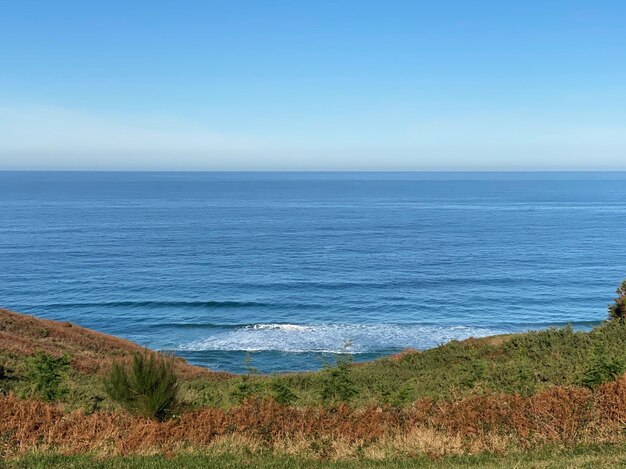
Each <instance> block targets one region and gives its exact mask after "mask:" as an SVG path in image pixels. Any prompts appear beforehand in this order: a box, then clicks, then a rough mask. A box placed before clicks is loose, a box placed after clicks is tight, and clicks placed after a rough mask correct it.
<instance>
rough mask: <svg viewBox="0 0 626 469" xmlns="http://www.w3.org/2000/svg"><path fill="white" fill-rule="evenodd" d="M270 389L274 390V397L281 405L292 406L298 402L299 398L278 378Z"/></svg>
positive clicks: (273, 381)
mask: <svg viewBox="0 0 626 469" xmlns="http://www.w3.org/2000/svg"><path fill="white" fill-rule="evenodd" d="M270 388H271V390H272V397H273V398H274V399H275V400H276V402H278V403H279V404H292V403H293V402H295V401H296V400H298V396H296V395H295V394H294V392H293V391H292V390H291V388H290V387H289V386H288V385H287V383H285V382H284V381H281V380H280V379H278V378H275V379H273V380H272V381H270Z"/></svg>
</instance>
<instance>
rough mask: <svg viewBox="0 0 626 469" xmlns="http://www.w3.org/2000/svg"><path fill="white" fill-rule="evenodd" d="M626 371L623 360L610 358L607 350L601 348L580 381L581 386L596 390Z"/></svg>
mask: <svg viewBox="0 0 626 469" xmlns="http://www.w3.org/2000/svg"><path fill="white" fill-rule="evenodd" d="M624 371H626V364H625V363H624V361H623V360H621V359H619V358H615V357H611V356H608V354H607V353H606V350H604V349H603V348H599V349H598V350H596V351H595V353H594V355H593V358H592V360H591V363H590V365H589V367H588V368H587V369H586V370H585V373H584V375H583V377H582V379H581V380H580V384H581V385H583V386H586V387H588V388H590V389H594V388H595V387H597V386H598V385H600V384H602V383H606V382H608V381H613V380H614V379H615V378H617V377H618V376H620V375H621V374H622V373H624Z"/></svg>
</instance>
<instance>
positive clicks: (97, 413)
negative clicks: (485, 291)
mask: <svg viewBox="0 0 626 469" xmlns="http://www.w3.org/2000/svg"><path fill="white" fill-rule="evenodd" d="M618 300H619V298H618ZM616 303H617V301H616ZM617 312H618V313H619V312H620V310H617ZM612 317H613V320H610V321H607V322H605V323H603V324H601V325H599V326H597V327H596V328H594V329H593V330H592V331H590V332H581V331H574V330H572V329H571V328H569V327H566V328H560V329H548V330H544V331H536V332H528V333H524V334H514V335H509V336H499V337H492V338H485V339H469V340H466V341H462V342H458V341H453V342H450V343H448V344H445V345H441V346H439V347H437V348H434V349H431V350H426V351H422V352H418V351H412V350H408V351H406V352H404V353H401V354H399V355H396V356H392V357H387V358H383V359H379V360H376V361H373V362H370V363H366V364H359V365H354V364H351V362H350V360H349V357H348V356H343V357H340V358H338V362H337V363H336V364H335V365H332V366H328V367H326V369H324V370H321V371H319V372H314V373H291V374H281V375H275V376H267V375H257V374H256V373H255V372H254V368H253V361H254V357H253V356H252V357H251V362H250V363H248V365H249V372H248V373H247V374H245V375H229V374H225V373H212V372H209V371H207V370H204V369H202V368H198V367H193V366H190V365H188V364H186V363H185V362H184V361H183V360H181V359H173V361H172V362H171V363H172V364H173V365H172V366H173V368H172V370H173V372H174V373H175V375H176V376H177V377H178V382H177V383H175V386H173V387H172V389H174V390H175V391H176V392H177V397H176V400H175V403H176V406H175V407H171V408H170V409H169V410H168V413H167V416H166V414H163V413H162V414H161V417H160V419H158V420H157V419H151V418H148V417H146V415H149V414H146V413H145V412H144V413H143V414H141V415H140V414H137V413H130V412H133V411H134V409H133V408H130V407H123V403H124V402H125V401H124V399H115V400H114V399H113V398H112V397H111V396H113V397H115V392H113V393H112V392H111V390H110V385H109V389H108V391H107V385H105V384H106V383H107V380H109V381H110V376H111V373H112V370H116V369H117V371H116V373H118V375H120V373H122V374H123V369H124V367H128V366H130V365H129V364H130V363H131V357H133V356H134V357H135V363H136V358H137V356H138V355H137V354H141V353H142V350H143V349H141V348H140V347H139V346H137V345H135V344H132V343H130V342H128V341H124V340H120V339H117V338H114V337H110V336H106V335H104V334H99V333H96V332H92V331H89V330H87V329H84V328H81V327H78V326H75V325H70V324H67V323H56V322H53V321H45V320H40V319H36V318H33V317H30V316H25V315H20V314H17V313H13V312H9V311H6V310H0V456H4V457H8V458H9V461H13V462H12V463H11V464H21V462H20V461H30V463H29V464H31V465H29V466H28V467H31V466H32V467H35V466H36V465H37V464H41V467H54V464H56V463H55V462H54V461H57V460H58V461H64V462H65V463H66V465H68V467H87V466H88V465H89V461H91V460H90V459H89V458H93V457H95V458H96V459H98V460H101V458H102V457H106V458H107V459H106V461H107V462H102V464H103V466H102V467H118V466H116V464H122V463H121V462H120V461H121V460H119V459H115V458H113V459H111V458H112V457H113V456H115V457H117V458H119V457H123V458H128V457H132V458H134V459H132V458H131V459H128V460H126V459H124V460H125V461H127V462H128V465H129V466H130V465H131V462H132V467H148V466H147V465H149V466H150V467H161V466H160V464H162V460H160V459H159V458H158V457H156V456H151V457H145V458H143V459H142V458H140V457H139V456H142V455H143V456H148V455H161V456H167V457H174V456H176V457H177V458H183V459H184V458H188V459H187V460H186V461H187V462H186V463H185V464H186V465H189V467H201V465H202V464H203V462H202V461H204V462H205V463H207V464H208V462H207V461H209V460H211V461H213V460H214V461H221V462H220V463H219V465H220V466H223V467H240V466H239V465H238V464H239V463H241V462H242V461H246V460H248V461H252V462H251V464H253V465H254V466H259V467H322V466H316V464H317V463H316V461H334V462H333V464H334V465H326V466H323V467H335V465H336V467H363V465H365V464H367V465H372V467H430V464H431V463H432V462H433V461H438V463H440V464H444V463H445V465H447V466H449V467H467V466H468V465H474V464H476V465H481V466H489V465H491V466H492V467H507V466H506V464H505V463H506V462H507V461H509V462H510V461H513V460H514V458H515V457H517V456H520V455H522V456H520V457H521V459H520V460H518V461H516V463H517V462H519V464H518V466H517V467H527V466H526V465H525V463H524V464H522V462H523V460H528V461H535V463H536V464H535V465H534V466H532V467H544V466H542V464H544V463H545V464H548V465H547V466H545V467H571V465H568V464H573V462H572V461H575V460H576V461H579V462H580V464H581V465H582V464H590V467H593V466H594V465H595V463H594V461H595V462H597V461H598V460H599V458H600V459H602V458H603V459H602V460H603V464H604V465H605V466H606V465H609V464H615V465H619V464H621V462H623V461H624V454H625V452H624V451H622V449H623V448H624V445H626V377H625V376H624V372H625V371H626V323H625V322H624V321H623V318H621V317H619V315H615V316H612ZM143 353H144V354H145V353H147V352H145V351H144V352H143ZM145 356H149V355H145ZM146 363H148V362H146ZM142 366H143V365H142ZM116 367H117V368H116ZM120 367H121V368H120ZM125 379H126V380H127V381H128V379H130V378H129V377H127V378H125ZM148 383H149V381H148ZM172 384H174V383H172ZM125 385H126V386H127V387H128V388H129V389H130V387H129V385H128V384H125ZM144 387H145V386H144ZM148 388H149V386H148ZM148 388H146V389H148ZM147 392H150V391H149V389H148V391H147ZM122 397H123V396H122ZM120 403H122V405H120ZM172 405H173V404H172ZM125 409H128V410H125ZM159 420H162V421H159ZM546 448H551V449H549V451H550V452H558V453H559V454H561V455H562V456H559V457H558V458H554V459H550V458H547V456H546V455H547V454H548V453H546V451H548V450H547V449H546ZM33 452H38V455H35V454H34V453H33ZM42 452H43V453H42ZM40 453H42V454H40ZM54 454H58V456H54ZM72 455H74V456H72ZM133 455H134V456H133ZM489 455H492V456H489ZM495 455H497V456H495ZM516 455H517V456H516ZM16 458H17V459H16ZM20 458H22V459H20ZM23 458H26V459H23ZM29 458H30V459H29ZM38 458H39V459H38ZM46 458H47V459H46ZM54 458H60V459H54ZM64 458H65V459H64ZM202 458H205V460H203V459H202ZM206 458H208V459H206ZM211 458H213V459H211ZM232 458H234V459H232ZM441 458H444V459H441ZM464 458H465V459H464ZM494 458H495V459H494ZM512 458H513V459H512ZM116 461H117V462H116ZM160 461H161V462H160ZM355 461H358V462H359V464H360V465H358V466H352V465H351V464H354V463H355ZM390 461H395V462H396V463H397V464H396V465H391V466H387V464H391V462H390ZM542 461H543V462H542ZM558 461H561V462H562V464H563V465H562V466H558V465H550V464H551V463H552V462H554V463H555V464H556V463H557V462H558ZM584 461H588V462H584ZM92 462H93V461H92ZM59 464H60V463H59ZM215 464H218V463H217V462H216V463H215ZM279 464H282V465H279ZM529 464H530V463H529ZM194 465H195V466H194ZM513 465H515V464H513ZM119 467H122V466H119ZM124 467H125V466H124ZM444 467H445V466H444ZM508 467H510V466H508ZM528 467H530V466H528Z"/></svg>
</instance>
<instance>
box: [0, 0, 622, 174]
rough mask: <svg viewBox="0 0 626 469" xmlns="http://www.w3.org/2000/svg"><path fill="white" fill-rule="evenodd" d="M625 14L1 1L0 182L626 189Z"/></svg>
mask: <svg viewBox="0 0 626 469" xmlns="http://www.w3.org/2000/svg"><path fill="white" fill-rule="evenodd" d="M625 20H626V4H625V3H623V2H619V1H599V2H583V1H553V2H549V3H548V2H540V1H528V2H520V3H519V4H510V3H502V2H496V1H479V2H471V3H470V2H462V1H443V2H408V1H395V2H385V3H384V4H383V3H382V2H353V1H347V2H340V3H338V4H334V3H331V2H312V3H307V4H302V3H289V2H243V3H237V4H234V3H232V2H221V1H217V2H210V3H208V2H200V1H186V2H176V3H166V2H159V3H152V2H141V1H139V2H132V3H127V2H121V1H110V2H106V3H93V2H92V3H85V2H79V1H60V2H47V3H46V2H35V1H23V2H7V3H5V4H4V5H3V14H2V15H1V16H0V44H3V45H4V48H3V54H2V56H3V59H4V60H2V62H0V169H4V170H7V169H79V170H82V169H85V170H99V169H107V170H110V169H112V170H118V169H119V170H127V169H128V170H137V169H139V170H141V169H146V170H505V171H506V170H626V158H625V156H626V90H625V87H624V83H626V50H625V49H624V47H623V45H624V44H625V43H626V29H625V28H624V22H625Z"/></svg>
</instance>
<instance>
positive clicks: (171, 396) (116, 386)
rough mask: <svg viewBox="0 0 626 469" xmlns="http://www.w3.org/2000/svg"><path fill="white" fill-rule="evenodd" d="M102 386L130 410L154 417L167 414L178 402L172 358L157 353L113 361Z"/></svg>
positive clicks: (158, 418)
mask: <svg viewBox="0 0 626 469" xmlns="http://www.w3.org/2000/svg"><path fill="white" fill-rule="evenodd" d="M104 387H105V390H106V392H107V394H108V395H109V396H110V397H111V399H113V400H114V401H116V402H118V403H119V404H121V405H122V406H123V407H125V408H126V409H128V410H129V411H131V412H135V413H137V414H139V415H143V416H145V417H150V418H154V419H157V420H165V419H166V418H167V417H169V416H170V415H171V414H172V412H173V411H174V410H175V408H176V406H177V404H178V378H177V376H176V374H175V373H174V359H173V357H165V356H162V355H159V354H156V353H137V354H135V355H134V356H133V361H132V363H131V364H130V365H128V364H126V363H124V362H116V363H114V364H113V367H112V368H111V371H110V372H109V373H108V374H107V376H106V377H105V382H104Z"/></svg>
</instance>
